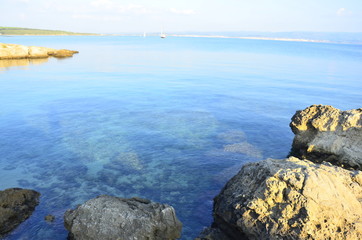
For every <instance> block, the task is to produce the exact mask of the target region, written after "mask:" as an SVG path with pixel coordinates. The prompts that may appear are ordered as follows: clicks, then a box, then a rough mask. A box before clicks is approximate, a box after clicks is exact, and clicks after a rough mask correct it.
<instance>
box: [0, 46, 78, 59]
mask: <svg viewBox="0 0 362 240" xmlns="http://www.w3.org/2000/svg"><path fill="white" fill-rule="evenodd" d="M75 53H78V51H72V50H66V49H61V50H56V49H52V48H46V47H34V46H31V47H27V46H23V45H18V44H5V43H0V60H1V59H22V58H48V57H49V56H53V57H57V58H63V57H71V56H73V54H75Z"/></svg>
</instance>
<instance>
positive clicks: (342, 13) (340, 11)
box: [336, 8, 352, 17]
mask: <svg viewBox="0 0 362 240" xmlns="http://www.w3.org/2000/svg"><path fill="white" fill-rule="evenodd" d="M336 14H337V16H340V17H342V16H347V15H352V11H350V10H348V9H346V8H340V9H338V10H337V12H336Z"/></svg>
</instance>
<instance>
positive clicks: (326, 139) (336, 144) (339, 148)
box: [290, 105, 362, 170]
mask: <svg viewBox="0 0 362 240" xmlns="http://www.w3.org/2000/svg"><path fill="white" fill-rule="evenodd" d="M290 127H291V128H292V131H293V133H294V134H295V137H294V140H293V146H292V151H291V155H292V156H295V157H299V158H302V159H309V160H311V161H314V162H318V163H320V162H322V161H328V162H331V163H333V164H336V165H339V166H343V167H351V168H354V169H359V170H362V147H361V146H362V108H360V109H354V110H349V111H341V110H339V109H336V108H334V107H332V106H324V105H312V106H310V107H308V108H306V109H304V110H303V111H297V112H296V114H295V115H294V116H293V118H292V122H291V123H290Z"/></svg>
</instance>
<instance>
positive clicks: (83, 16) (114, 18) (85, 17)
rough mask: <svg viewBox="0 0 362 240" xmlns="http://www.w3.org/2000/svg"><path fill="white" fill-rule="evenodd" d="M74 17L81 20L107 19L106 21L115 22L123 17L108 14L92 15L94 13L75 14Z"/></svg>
mask: <svg viewBox="0 0 362 240" xmlns="http://www.w3.org/2000/svg"><path fill="white" fill-rule="evenodd" d="M72 18H73V19H79V20H89V21H91V20H95V21H106V22H114V21H121V20H122V18H121V17H119V16H107V15H101V16H98V15H92V14H73V15H72Z"/></svg>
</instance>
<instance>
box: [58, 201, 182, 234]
mask: <svg viewBox="0 0 362 240" xmlns="http://www.w3.org/2000/svg"><path fill="white" fill-rule="evenodd" d="M64 225H65V228H66V229H67V230H68V231H69V232H70V233H69V237H70V239H77V240H82V239H84V240H85V239H87V240H92V239H94V240H96V239H103V240H107V239H109V240H111V239H112V240H114V239H130V240H131V239H137V240H143V239H144V240H146V239H148V240H152V239H177V238H179V237H180V236H181V229H182V224H181V222H180V221H179V220H178V219H177V217H176V213H175V210H174V209H173V207H171V206H169V205H166V204H160V203H155V202H151V201H149V200H147V199H141V198H131V199H125V198H118V197H112V196H107V195H101V196H99V197H97V198H94V199H91V200H89V201H87V202H85V203H84V204H82V205H80V206H78V207H77V208H76V209H75V210H68V211H67V212H66V213H65V215H64Z"/></svg>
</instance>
